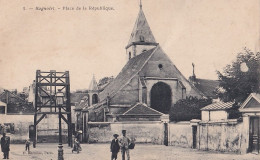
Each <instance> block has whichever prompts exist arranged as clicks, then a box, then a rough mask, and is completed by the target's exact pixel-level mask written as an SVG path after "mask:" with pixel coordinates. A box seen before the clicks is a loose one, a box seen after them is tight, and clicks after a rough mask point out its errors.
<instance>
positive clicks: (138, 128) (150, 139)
mask: <svg viewBox="0 0 260 160" xmlns="http://www.w3.org/2000/svg"><path fill="white" fill-rule="evenodd" d="M122 130H126V131H127V136H128V137H129V138H130V139H132V140H135V141H136V143H152V144H163V139H164V124H163V122H103V123H102V122H99V123H98V122H89V123H88V142H89V143H107V142H110V141H111V140H112V139H113V134H119V135H120V137H121V136H122V133H121V131H122Z"/></svg>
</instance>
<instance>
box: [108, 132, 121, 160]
mask: <svg viewBox="0 0 260 160" xmlns="http://www.w3.org/2000/svg"><path fill="white" fill-rule="evenodd" d="M113 136H114V139H113V140H112V142H111V146H110V151H111V152H112V155H111V160H114V159H115V160H116V159H117V153H118V152H119V149H120V146H119V142H118V139H117V137H118V134H114V135H113Z"/></svg>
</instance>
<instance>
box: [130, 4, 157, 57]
mask: <svg viewBox="0 0 260 160" xmlns="http://www.w3.org/2000/svg"><path fill="white" fill-rule="evenodd" d="M157 45H158V43H157V42H156V41H155V38H154V36H153V33H152V31H151V29H150V26H149V25H148V22H147V20H146V18H145V15H144V12H143V9H142V2H141V0H140V10H139V13H138V16H137V20H136V22H135V25H134V29H133V31H132V33H131V36H130V39H129V42H128V44H127V46H126V47H125V48H126V56H127V59H128V60H129V59H131V58H133V57H135V56H137V55H139V54H141V53H143V52H145V51H147V50H150V49H152V48H154V47H155V46H157Z"/></svg>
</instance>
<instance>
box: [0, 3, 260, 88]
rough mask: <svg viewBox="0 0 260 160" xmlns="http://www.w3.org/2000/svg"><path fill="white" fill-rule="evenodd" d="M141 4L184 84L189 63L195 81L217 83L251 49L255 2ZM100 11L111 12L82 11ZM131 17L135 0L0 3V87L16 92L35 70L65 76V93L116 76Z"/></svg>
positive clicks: (255, 27) (134, 14)
mask: <svg viewBox="0 0 260 160" xmlns="http://www.w3.org/2000/svg"><path fill="white" fill-rule="evenodd" d="M142 4H143V11H144V14H145V16H146V19H147V21H148V23H149V25H150V28H151V30H152V32H153V34H154V37H155V39H156V41H157V42H158V43H159V44H160V46H161V47H162V49H163V50H164V51H165V53H166V54H167V55H168V56H169V58H170V59H171V60H172V62H173V63H174V64H175V65H176V66H177V68H178V69H179V70H180V71H181V72H182V73H183V75H184V76H185V77H189V76H190V75H192V65H191V64H192V63H194V64H195V74H196V76H197V77H198V78H205V79H217V75H216V70H219V71H222V70H223V68H224V67H225V66H226V65H227V64H229V63H231V62H232V61H233V60H235V57H236V55H237V53H238V52H241V51H243V48H244V47H247V48H249V49H251V50H253V51H254V50H255V48H257V47H258V44H259V43H258V42H259V22H260V21H259V17H260V16H259V12H260V1H259V0H228V1H227V0H217V1H212V0H142ZM83 6H84V7H86V8H87V10H83V9H82V8H83ZM100 6H106V7H112V8H113V9H114V10H111V11H105V10H99V11H94V10H89V7H100ZM36 7H54V8H55V10H48V11H40V10H36V9H35V8H36ZM63 7H70V8H71V7H74V9H76V8H77V7H80V8H81V10H63ZM30 8H33V9H30ZM58 8H60V9H58ZM24 9H25V10H24ZM138 11H139V0H12V1H6V0H0V22H1V23H0V75H1V78H0V87H2V88H6V89H15V88H17V89H18V90H22V88H23V87H28V86H29V85H30V84H31V83H32V81H33V80H34V79H35V73H36V70H37V69H39V70H42V71H49V70H56V71H66V70H68V71H70V80H71V90H76V89H87V88H88V86H89V83H90V81H91V78H92V76H93V74H94V75H95V77H96V79H97V80H99V79H100V78H102V77H105V76H116V75H117V74H118V73H119V72H120V70H121V69H122V68H123V66H124V65H125V64H126V55H125V53H126V51H125V46H126V45H127V43H128V40H129V38H130V34H131V32H132V29H133V27H134V23H135V20H136V18H137V15H138Z"/></svg>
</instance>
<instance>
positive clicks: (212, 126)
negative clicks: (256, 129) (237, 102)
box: [197, 121, 242, 153]
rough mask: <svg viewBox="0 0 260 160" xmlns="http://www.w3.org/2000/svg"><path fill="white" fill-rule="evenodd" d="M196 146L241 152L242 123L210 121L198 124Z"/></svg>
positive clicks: (204, 148) (205, 148)
mask: <svg viewBox="0 0 260 160" xmlns="http://www.w3.org/2000/svg"><path fill="white" fill-rule="evenodd" d="M198 133H199V137H198V141H197V146H198V148H199V149H202V150H216V151H223V152H236V153H240V152H241V137H242V134H241V133H242V123H229V122H228V121H226V122H210V123H208V122H207V123H200V124H199V126H198Z"/></svg>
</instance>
